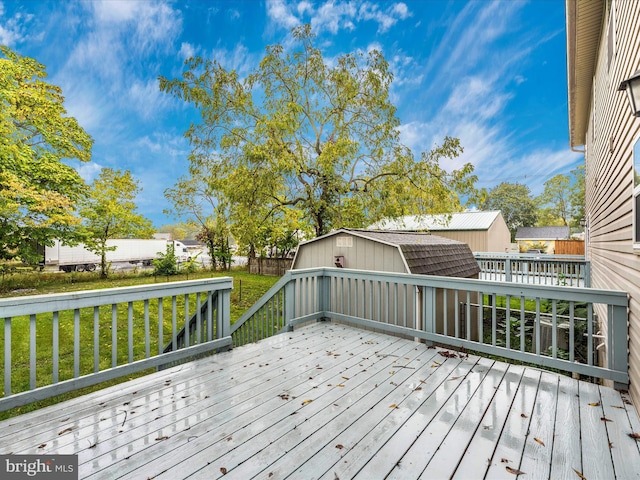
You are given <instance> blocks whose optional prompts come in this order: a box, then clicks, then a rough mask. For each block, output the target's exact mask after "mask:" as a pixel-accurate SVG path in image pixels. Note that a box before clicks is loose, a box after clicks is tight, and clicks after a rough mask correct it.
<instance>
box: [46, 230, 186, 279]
mask: <svg viewBox="0 0 640 480" xmlns="http://www.w3.org/2000/svg"><path fill="white" fill-rule="evenodd" d="M169 244H173V246H174V253H175V255H176V258H177V261H178V262H179V263H180V262H187V261H189V260H191V255H190V254H189V252H188V251H187V247H185V246H184V245H183V244H182V243H181V242H178V241H175V240H169V241H167V240H152V239H149V240H146V239H132V238H127V239H114V240H107V246H109V247H116V249H115V250H109V251H107V262H109V263H114V262H129V263H132V264H142V265H151V262H152V261H153V260H154V259H156V258H159V257H160V254H165V253H166V251H167V245H169ZM98 265H100V256H99V255H96V254H95V253H93V252H90V251H89V250H87V249H86V248H85V246H84V245H83V244H78V245H75V246H69V245H63V244H62V243H60V241H59V240H56V241H55V243H54V244H53V246H51V247H45V249H44V266H45V267H52V266H53V267H56V266H57V267H58V269H59V270H62V271H63V272H74V271H75V272H84V271H87V272H92V271H94V270H95V269H96V267H97V266H98Z"/></svg>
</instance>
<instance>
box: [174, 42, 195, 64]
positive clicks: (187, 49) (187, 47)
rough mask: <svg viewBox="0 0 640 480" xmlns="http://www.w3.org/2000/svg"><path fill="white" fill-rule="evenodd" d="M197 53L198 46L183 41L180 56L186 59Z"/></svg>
mask: <svg viewBox="0 0 640 480" xmlns="http://www.w3.org/2000/svg"><path fill="white" fill-rule="evenodd" d="M195 54H196V48H195V47H194V46H193V45H191V44H190V43H187V42H182V44H181V45H180V51H179V52H178V56H179V57H181V58H183V59H185V60H186V59H187V58H191V57H193V56H195Z"/></svg>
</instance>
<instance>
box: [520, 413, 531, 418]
mask: <svg viewBox="0 0 640 480" xmlns="http://www.w3.org/2000/svg"><path fill="white" fill-rule="evenodd" d="M520 416H521V417H522V418H529V417H527V415H526V414H524V413H521V414H520Z"/></svg>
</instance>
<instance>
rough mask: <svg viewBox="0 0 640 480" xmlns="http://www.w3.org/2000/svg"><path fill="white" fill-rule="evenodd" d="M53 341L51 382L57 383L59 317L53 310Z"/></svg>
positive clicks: (58, 374)
mask: <svg viewBox="0 0 640 480" xmlns="http://www.w3.org/2000/svg"><path fill="white" fill-rule="evenodd" d="M52 320H53V325H52V327H53V339H52V340H53V342H52V345H51V347H52V352H51V355H52V357H53V358H52V361H53V371H52V379H51V380H52V383H54V384H56V383H58V381H59V379H60V350H59V348H60V317H59V313H58V312H53V318H52Z"/></svg>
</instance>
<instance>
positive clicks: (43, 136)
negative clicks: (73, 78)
mask: <svg viewBox="0 0 640 480" xmlns="http://www.w3.org/2000/svg"><path fill="white" fill-rule="evenodd" d="M0 53H1V55H0V259H10V258H13V257H22V259H23V260H32V259H35V255H36V251H35V244H36V242H39V243H47V242H49V241H50V240H51V239H53V238H65V237H67V236H68V235H69V233H70V231H71V228H72V227H73V226H74V225H76V224H78V223H79V221H80V220H79V218H78V217H77V215H75V203H76V202H77V201H78V199H79V198H81V196H82V193H83V190H84V182H83V181H82V179H81V178H80V176H79V175H78V173H77V172H76V170H74V169H73V168H72V167H70V166H68V165H65V164H64V163H62V162H61V160H64V159H77V160H80V161H83V162H85V161H89V159H90V157H91V147H92V140H91V137H90V136H89V135H88V134H87V133H86V132H85V131H84V130H83V129H82V128H81V127H80V126H79V125H78V123H77V122H76V120H75V119H74V118H72V117H67V116H66V111H65V109H64V106H63V103H64V97H63V96H62V91H61V90H60V88H59V87H57V86H55V85H51V84H48V83H46V82H45V81H44V80H43V79H44V78H46V76H47V74H46V72H45V68H44V66H43V65H41V64H40V63H38V62H37V61H36V60H34V59H32V58H28V57H22V56H20V55H18V54H17V53H15V52H13V51H12V50H10V49H9V48H7V47H0Z"/></svg>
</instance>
